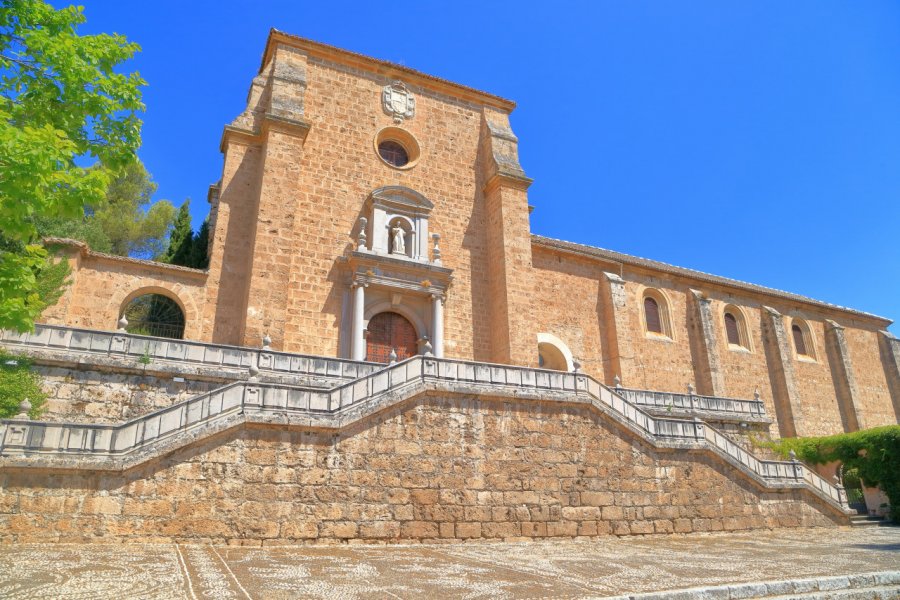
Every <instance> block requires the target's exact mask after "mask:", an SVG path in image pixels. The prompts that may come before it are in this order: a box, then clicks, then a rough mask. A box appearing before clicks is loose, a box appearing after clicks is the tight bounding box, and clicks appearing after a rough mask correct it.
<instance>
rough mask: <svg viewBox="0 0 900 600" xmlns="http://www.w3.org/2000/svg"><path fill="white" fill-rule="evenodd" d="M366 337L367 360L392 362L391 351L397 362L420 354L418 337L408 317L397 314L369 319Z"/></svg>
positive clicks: (389, 313) (378, 315)
mask: <svg viewBox="0 0 900 600" xmlns="http://www.w3.org/2000/svg"><path fill="white" fill-rule="evenodd" d="M367 331H368V336H367V337H366V360H368V361H371V362H379V363H386V362H390V360H391V359H390V356H391V349H393V350H394V351H395V352H396V353H397V360H403V359H405V358H409V357H410V356H414V355H415V354H418V336H417V335H416V328H415V327H413V325H412V323H410V322H409V321H408V320H407V319H406V317H404V316H402V315H399V314H397V313H395V312H383V313H378V314H377V315H375V316H374V317H372V318H371V319H369V326H368V328H367Z"/></svg>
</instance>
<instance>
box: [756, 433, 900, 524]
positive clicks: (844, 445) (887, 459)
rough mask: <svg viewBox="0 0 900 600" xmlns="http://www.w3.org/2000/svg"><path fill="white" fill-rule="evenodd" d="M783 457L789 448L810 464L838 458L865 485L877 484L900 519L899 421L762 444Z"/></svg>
mask: <svg viewBox="0 0 900 600" xmlns="http://www.w3.org/2000/svg"><path fill="white" fill-rule="evenodd" d="M765 445H766V446H767V447H769V448H772V449H773V450H775V451H776V452H778V453H779V454H781V455H782V456H784V457H787V456H788V455H789V454H790V452H791V450H793V451H794V452H795V453H796V454H797V458H799V459H800V460H802V461H804V462H808V463H811V464H825V463H830V462H834V461H838V462H840V463H841V464H843V465H844V468H845V469H847V470H853V471H855V474H856V476H858V477H859V478H860V479H862V481H863V482H865V484H866V485H869V486H878V487H880V488H881V490H882V491H883V492H884V493H885V494H886V495H887V497H888V499H889V500H890V503H891V518H892V519H893V520H894V521H896V522H900V425H888V426H885V427H875V428H873V429H864V430H862V431H854V432H852V433H842V434H838V435H832V436H826V437H809V438H785V439H782V440H780V441H777V442H769V443H767V444H765Z"/></svg>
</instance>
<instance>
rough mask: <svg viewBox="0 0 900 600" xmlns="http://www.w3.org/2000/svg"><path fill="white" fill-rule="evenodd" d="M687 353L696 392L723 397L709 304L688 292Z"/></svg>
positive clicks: (722, 379)
mask: <svg viewBox="0 0 900 600" xmlns="http://www.w3.org/2000/svg"><path fill="white" fill-rule="evenodd" d="M690 300H691V304H692V309H693V310H692V312H691V321H692V324H693V327H692V328H691V336H690V344H691V353H692V354H693V355H694V378H695V380H696V383H697V391H698V392H699V393H700V394H704V395H709V396H725V395H726V394H725V378H724V377H723V375H722V369H721V366H720V360H719V341H718V336H717V335H716V327H715V324H714V323H713V314H712V306H711V305H712V302H711V301H710V299H709V298H707V297H706V296H705V295H704V294H703V292H701V291H699V290H691V297H690Z"/></svg>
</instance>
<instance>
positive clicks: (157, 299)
mask: <svg viewBox="0 0 900 600" xmlns="http://www.w3.org/2000/svg"><path fill="white" fill-rule="evenodd" d="M122 316H124V317H125V320H126V321H128V324H127V325H126V326H125V331H127V332H128V333H134V334H137V335H152V336H156V337H165V338H174V339H178V340H180V339H183V338H184V311H182V310H181V307H180V306H179V305H178V303H177V302H175V300H173V299H171V298H169V297H168V296H163V295H162V294H144V295H143V296H138V297H137V298H135V299H133V300H131V301H130V302H129V303H128V304H126V305H125V308H124V309H123V310H122Z"/></svg>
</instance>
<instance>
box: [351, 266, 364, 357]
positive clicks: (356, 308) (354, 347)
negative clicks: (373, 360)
mask: <svg viewBox="0 0 900 600" xmlns="http://www.w3.org/2000/svg"><path fill="white" fill-rule="evenodd" d="M350 287H351V288H352V289H353V316H352V319H353V321H352V324H351V327H350V331H351V334H350V335H351V338H350V340H351V341H350V358H351V359H353V360H366V338H365V334H364V331H363V309H364V308H365V306H366V285H365V284H364V283H354V284H353V285H351V286H350Z"/></svg>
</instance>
